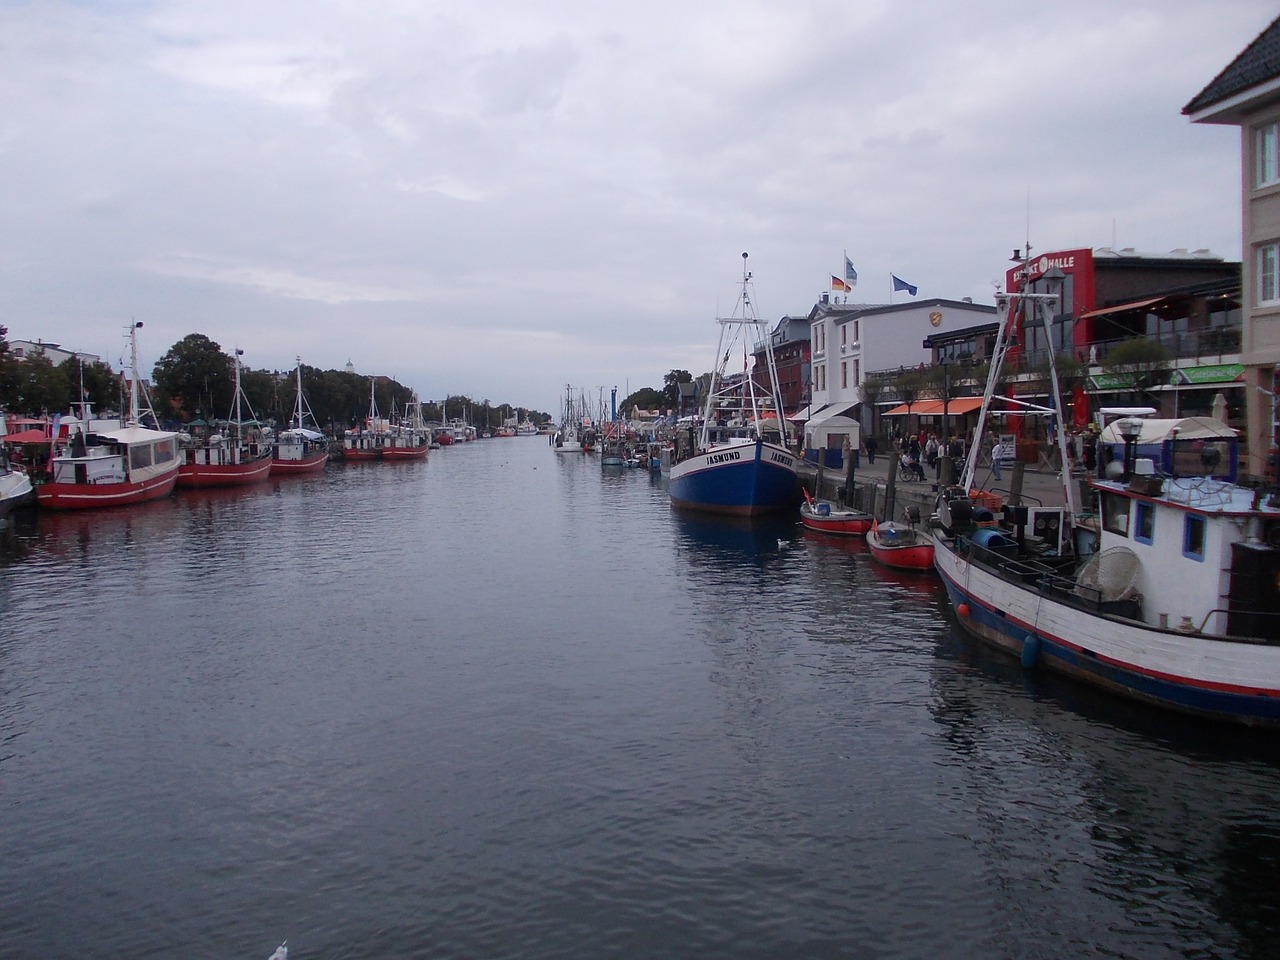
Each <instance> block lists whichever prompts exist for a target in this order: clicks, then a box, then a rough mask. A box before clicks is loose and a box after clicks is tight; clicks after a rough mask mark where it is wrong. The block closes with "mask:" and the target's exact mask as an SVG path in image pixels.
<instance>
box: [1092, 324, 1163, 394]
mask: <svg viewBox="0 0 1280 960" xmlns="http://www.w3.org/2000/svg"><path fill="white" fill-rule="evenodd" d="M1171 359H1172V356H1171V354H1170V353H1169V350H1168V348H1167V347H1166V346H1165V345H1164V344H1162V343H1160V342H1159V341H1157V340H1148V339H1147V338H1146V337H1133V338H1131V339H1129V340H1122V341H1121V342H1120V343H1118V344H1116V345H1115V346H1114V347H1112V348H1111V349H1110V350H1108V351H1107V355H1106V357H1105V358H1104V359H1103V361H1102V369H1104V370H1106V371H1107V372H1108V373H1118V374H1121V375H1123V376H1125V377H1128V378H1129V379H1131V380H1132V381H1133V389H1134V391H1135V392H1136V393H1142V394H1145V393H1146V392H1147V391H1149V390H1150V389H1151V388H1152V387H1153V386H1155V384H1156V382H1157V381H1158V380H1159V379H1160V376H1161V374H1162V373H1164V371H1166V370H1168V369H1169V361H1170V360H1171Z"/></svg>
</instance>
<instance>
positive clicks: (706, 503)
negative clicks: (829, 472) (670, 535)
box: [667, 253, 799, 516]
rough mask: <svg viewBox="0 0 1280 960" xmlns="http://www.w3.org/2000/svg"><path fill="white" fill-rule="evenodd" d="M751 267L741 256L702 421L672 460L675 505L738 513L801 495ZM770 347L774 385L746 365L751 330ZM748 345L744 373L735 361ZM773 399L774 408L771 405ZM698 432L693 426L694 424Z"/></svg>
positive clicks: (788, 502)
mask: <svg viewBox="0 0 1280 960" xmlns="http://www.w3.org/2000/svg"><path fill="white" fill-rule="evenodd" d="M752 298H753V288H752V278H751V273H750V272H749V271H748V270H747V255H746V254H745V253H744V254H743V255H742V283H741V291H740V293H739V296H738V300H737V304H736V306H735V307H734V310H733V315H732V316H730V317H723V318H718V319H717V321H716V322H717V323H718V324H719V325H720V342H719V345H718V347H717V349H716V360H717V363H716V366H715V368H714V371H713V372H712V374H711V383H710V387H709V388H708V390H707V396H706V404H705V406H704V408H703V413H702V422H701V425H700V426H699V427H698V429H697V431H696V433H695V434H694V436H692V437H690V438H689V439H690V440H691V441H692V442H691V443H686V444H685V446H684V447H683V449H682V453H683V454H684V455H683V458H682V459H681V460H680V461H679V462H678V463H674V464H672V467H671V476H670V479H669V481H668V484H667V490H668V493H669V494H670V496H671V503H672V505H673V506H676V507H679V508H682V509H687V510H697V511H704V512H708V513H722V514H730V515H735V516H755V515H757V514H764V513H773V512H776V511H779V510H789V509H793V508H794V507H795V505H796V502H797V500H798V499H799V494H798V492H797V488H798V486H799V484H798V482H797V480H796V461H795V457H794V456H793V455H792V454H791V453H790V452H789V451H788V450H787V448H786V446H785V438H784V436H783V435H782V434H781V432H780V429H781V428H780V427H779V425H778V420H777V416H778V413H777V412H778V411H781V410H782V398H781V396H780V395H779V392H778V389H779V386H778V368H777V364H776V363H775V361H774V356H773V341H772V338H771V337H770V336H769V330H768V324H767V322H766V321H764V320H761V319H760V318H759V317H758V316H756V312H755V306H754V303H753V301H752ZM748 336H752V337H753V338H754V340H755V341H756V343H755V344H752V345H751V346H752V347H753V349H754V350H759V349H761V346H762V347H763V351H764V356H765V362H766V364H767V366H768V385H767V389H766V388H765V387H762V385H760V384H757V383H756V381H755V377H754V376H750V375H748V374H747V372H746V364H747V359H746V358H747V349H748V344H747V337H748ZM739 344H741V346H742V366H743V372H742V374H741V375H736V374H735V375H730V373H729V371H728V365H729V362H730V360H731V358H734V357H736V355H737V349H738V345H739ZM769 406H771V407H772V409H769ZM690 432H691V433H694V431H693V429H692V428H691V430H690Z"/></svg>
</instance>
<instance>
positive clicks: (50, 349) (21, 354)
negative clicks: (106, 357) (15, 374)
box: [9, 340, 102, 367]
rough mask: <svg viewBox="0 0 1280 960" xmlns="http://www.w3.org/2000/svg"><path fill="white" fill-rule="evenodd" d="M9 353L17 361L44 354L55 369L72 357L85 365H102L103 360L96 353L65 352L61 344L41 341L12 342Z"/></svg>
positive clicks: (10, 342)
mask: <svg viewBox="0 0 1280 960" xmlns="http://www.w3.org/2000/svg"><path fill="white" fill-rule="evenodd" d="M9 353H10V355H11V356H13V357H14V358H15V359H17V360H25V359H26V358H27V357H29V356H32V355H33V354H37V353H39V354H44V356H45V359H47V360H48V361H49V362H50V363H51V364H53V365H54V366H55V367H56V366H57V365H58V364H60V363H62V362H63V361H64V360H70V359H71V358H72V357H78V358H79V359H80V360H81V361H83V362H84V363H100V362H101V361H102V358H101V357H99V356H98V355H97V354H96V353H78V352H76V351H74V350H64V349H63V348H62V346H61V345H60V344H57V343H44V342H42V341H39V340H35V341H32V340H10V341H9Z"/></svg>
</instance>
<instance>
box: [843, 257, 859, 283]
mask: <svg viewBox="0 0 1280 960" xmlns="http://www.w3.org/2000/svg"><path fill="white" fill-rule="evenodd" d="M844 278H845V279H846V280H848V281H849V285H850V286H853V287H856V286H857V285H858V271H857V270H855V269H853V261H852V260H850V259H849V255H848V254H847V253H846V254H845V256H844Z"/></svg>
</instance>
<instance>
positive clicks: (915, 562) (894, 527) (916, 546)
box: [867, 507, 934, 570]
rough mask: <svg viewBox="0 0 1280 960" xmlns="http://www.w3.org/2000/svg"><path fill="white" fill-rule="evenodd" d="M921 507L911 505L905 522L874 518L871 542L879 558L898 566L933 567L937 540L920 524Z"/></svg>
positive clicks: (869, 537)
mask: <svg viewBox="0 0 1280 960" xmlns="http://www.w3.org/2000/svg"><path fill="white" fill-rule="evenodd" d="M919 522H920V511H919V508H918V507H908V508H907V511H906V520H905V522H903V523H898V522H897V521H892V522H889V523H880V522H879V521H878V520H873V521H872V523H871V528H870V529H869V530H867V546H868V547H870V548H871V556H872V558H873V559H875V560H876V561H877V562H879V563H882V564H884V565H885V566H886V567H892V568H893V569H894V570H932V569H933V553H934V546H933V540H932V539H931V538H930V537H929V535H928V534H927V533H926V532H925V531H923V530H921V529H919V528H918V526H917V525H918V524H919Z"/></svg>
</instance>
